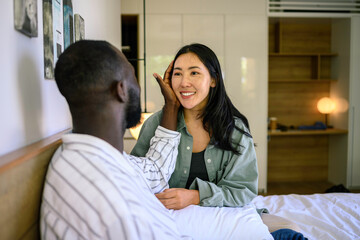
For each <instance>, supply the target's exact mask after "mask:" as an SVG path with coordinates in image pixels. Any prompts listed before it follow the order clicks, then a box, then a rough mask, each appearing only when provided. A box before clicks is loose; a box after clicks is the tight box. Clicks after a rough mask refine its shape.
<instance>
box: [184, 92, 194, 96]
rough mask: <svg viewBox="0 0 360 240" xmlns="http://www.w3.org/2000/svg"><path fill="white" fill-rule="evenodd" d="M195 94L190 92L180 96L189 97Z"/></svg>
mask: <svg viewBox="0 0 360 240" xmlns="http://www.w3.org/2000/svg"><path fill="white" fill-rule="evenodd" d="M194 94H195V93H194V92H191V93H181V95H183V96H190V95H194Z"/></svg>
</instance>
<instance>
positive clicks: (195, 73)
mask: <svg viewBox="0 0 360 240" xmlns="http://www.w3.org/2000/svg"><path fill="white" fill-rule="evenodd" d="M171 85H172V88H173V90H174V92H175V94H176V96H177V98H178V99H179V101H180V103H181V105H182V106H183V107H184V108H185V109H191V110H203V109H204V108H205V106H206V104H207V101H208V95H209V91H210V87H215V81H214V80H213V79H212V78H211V76H210V73H209V71H208V69H207V68H206V67H205V65H204V64H203V63H202V62H201V61H200V59H199V58H198V57H197V55H196V54H194V53H191V52H189V53H185V54H182V55H180V56H179V57H178V58H177V59H176V61H175V63H174V70H173V75H172V78H171Z"/></svg>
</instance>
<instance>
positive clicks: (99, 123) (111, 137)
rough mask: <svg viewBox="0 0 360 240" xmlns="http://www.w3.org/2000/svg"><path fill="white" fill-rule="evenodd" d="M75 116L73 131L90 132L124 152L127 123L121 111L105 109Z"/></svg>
mask: <svg viewBox="0 0 360 240" xmlns="http://www.w3.org/2000/svg"><path fill="white" fill-rule="evenodd" d="M72 116H73V132H74V133H80V134H88V135H91V136H95V137H98V138H100V139H102V140H104V141H106V142H108V143H109V144H110V145H112V146H113V147H114V148H116V149H117V150H119V151H120V152H121V153H122V152H123V147H124V142H123V137H124V132H125V127H124V126H125V124H124V122H123V119H122V117H120V116H121V113H114V112H112V111H108V110H105V109H104V110H103V111H101V112H100V113H99V112H96V113H95V112H92V111H86V112H84V111H83V112H82V113H81V114H79V115H78V116H76V115H75V114H72Z"/></svg>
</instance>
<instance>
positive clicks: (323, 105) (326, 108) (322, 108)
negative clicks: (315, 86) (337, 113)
mask: <svg viewBox="0 0 360 240" xmlns="http://www.w3.org/2000/svg"><path fill="white" fill-rule="evenodd" d="M317 109H318V110H319V112H321V113H322V114H329V113H332V112H333V111H334V110H335V102H334V101H333V100H331V99H330V98H328V97H323V98H321V99H320V100H319V101H318V103H317Z"/></svg>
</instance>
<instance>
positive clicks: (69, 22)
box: [63, 0, 74, 50]
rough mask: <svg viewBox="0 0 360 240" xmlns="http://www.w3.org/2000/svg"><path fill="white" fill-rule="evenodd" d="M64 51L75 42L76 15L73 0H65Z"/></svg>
mask: <svg viewBox="0 0 360 240" xmlns="http://www.w3.org/2000/svg"><path fill="white" fill-rule="evenodd" d="M63 10H64V50H65V49H66V48H67V47H68V46H70V44H72V43H73V42H74V15H73V7H72V2H71V0H63Z"/></svg>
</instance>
